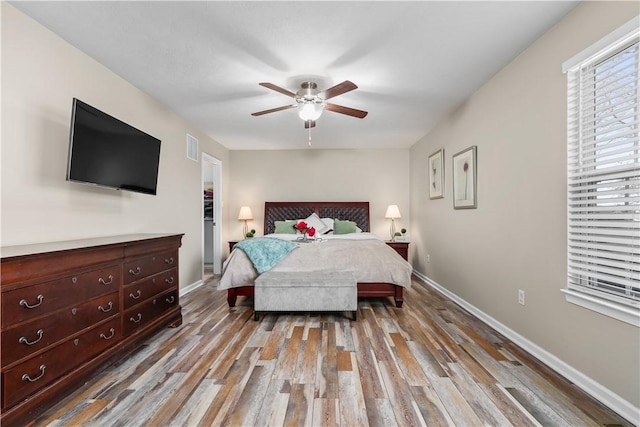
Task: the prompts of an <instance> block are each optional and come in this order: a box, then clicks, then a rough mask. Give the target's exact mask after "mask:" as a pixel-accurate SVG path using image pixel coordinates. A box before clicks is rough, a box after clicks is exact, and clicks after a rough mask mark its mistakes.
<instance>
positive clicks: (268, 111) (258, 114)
mask: <svg viewBox="0 0 640 427" xmlns="http://www.w3.org/2000/svg"><path fill="white" fill-rule="evenodd" d="M296 107H297V105H283V106H282V107H278V108H272V109H270V110H263V111H258V112H257V113H251V115H252V116H262V115H263V114H269V113H275V112H276V111H282V110H288V109H289V108H296Z"/></svg>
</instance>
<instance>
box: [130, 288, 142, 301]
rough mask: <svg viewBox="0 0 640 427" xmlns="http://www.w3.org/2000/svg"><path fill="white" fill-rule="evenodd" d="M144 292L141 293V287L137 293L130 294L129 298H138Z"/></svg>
mask: <svg viewBox="0 0 640 427" xmlns="http://www.w3.org/2000/svg"><path fill="white" fill-rule="evenodd" d="M141 295H142V294H141V293H140V289H138V290H137V291H136V294H135V295H134V294H129V298H133V299H138V298H140V296H141Z"/></svg>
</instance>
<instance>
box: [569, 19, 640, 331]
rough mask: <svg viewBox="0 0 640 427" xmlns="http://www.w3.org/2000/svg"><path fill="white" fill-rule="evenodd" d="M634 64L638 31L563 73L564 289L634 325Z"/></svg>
mask: <svg viewBox="0 0 640 427" xmlns="http://www.w3.org/2000/svg"><path fill="white" fill-rule="evenodd" d="M639 63H640V56H639V38H638V31H637V29H636V30H635V31H634V32H632V33H631V34H627V35H626V37H624V38H622V39H621V40H618V41H617V42H616V43H614V44H613V45H610V46H609V47H607V48H605V49H603V50H601V51H599V52H598V53H596V54H595V55H592V56H591V57H589V58H588V59H586V60H584V61H582V62H580V63H578V64H577V65H574V66H573V67H571V68H570V69H569V70H568V117H567V119H568V152H567V160H568V164H567V179H568V195H567V211H568V285H567V289H568V291H573V293H574V294H575V293H580V294H584V295H586V296H587V299H590V300H591V301H595V300H597V299H601V300H606V301H607V303H608V304H609V305H619V306H620V305H621V306H623V310H626V311H627V312H628V313H632V314H631V316H632V317H634V316H635V317H637V316H638V313H640V138H639V133H640V67H639ZM624 307H627V308H626V309H625V308H624ZM629 309H630V310H629ZM614 317H615V316H614ZM630 323H637V320H634V321H632V322H630Z"/></svg>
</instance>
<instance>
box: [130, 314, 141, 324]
mask: <svg viewBox="0 0 640 427" xmlns="http://www.w3.org/2000/svg"><path fill="white" fill-rule="evenodd" d="M141 320H142V314H140V313H138V319H137V320H136V319H135V318H133V317H130V318H129V321H130V322H133V323H140V321H141Z"/></svg>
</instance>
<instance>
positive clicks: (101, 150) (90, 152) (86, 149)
mask: <svg viewBox="0 0 640 427" xmlns="http://www.w3.org/2000/svg"><path fill="white" fill-rule="evenodd" d="M69 139H70V143H69V161H68V164H67V180H68V181H74V182H82V183H87V184H94V185H99V186H102V187H109V188H115V189H118V190H129V191H136V192H140V193H145V194H153V195H155V194H156V190H157V183H158V165H159V161H160V140H159V139H157V138H154V137H152V136H151V135H148V134H146V133H144V132H142V131H141V130H138V129H136V128H134V127H133V126H130V125H128V124H126V123H124V122H122V121H120V120H118V119H116V118H115V117H112V116H110V115H108V114H106V113H103V112H102V111H100V110H98V109H97V108H94V107H92V106H90V105H88V104H86V103H84V102H82V101H80V100H79V99H76V98H74V99H73V109H72V112H71V135H70V138H69Z"/></svg>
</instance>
